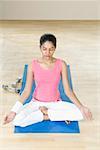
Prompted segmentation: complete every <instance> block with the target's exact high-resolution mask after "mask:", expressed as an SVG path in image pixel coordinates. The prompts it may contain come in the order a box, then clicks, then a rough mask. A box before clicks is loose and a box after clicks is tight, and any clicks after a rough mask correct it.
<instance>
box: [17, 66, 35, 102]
mask: <svg viewBox="0 0 100 150" xmlns="http://www.w3.org/2000/svg"><path fill="white" fill-rule="evenodd" d="M33 80H34V75H33V71H32V64H29V65H28V71H27V78H26V85H25V89H24V91H23V92H22V94H21V95H19V101H20V102H21V103H24V101H25V100H26V99H27V98H28V97H29V95H30V92H31V89H32V84H33Z"/></svg>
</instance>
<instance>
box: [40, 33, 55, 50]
mask: <svg viewBox="0 0 100 150" xmlns="http://www.w3.org/2000/svg"><path fill="white" fill-rule="evenodd" d="M46 41H50V42H52V44H53V45H54V46H55V48H56V37H55V36H54V35H53V34H49V33H47V34H44V35H42V36H41V37H40V47H41V45H42V44H44V43H45V42H46Z"/></svg>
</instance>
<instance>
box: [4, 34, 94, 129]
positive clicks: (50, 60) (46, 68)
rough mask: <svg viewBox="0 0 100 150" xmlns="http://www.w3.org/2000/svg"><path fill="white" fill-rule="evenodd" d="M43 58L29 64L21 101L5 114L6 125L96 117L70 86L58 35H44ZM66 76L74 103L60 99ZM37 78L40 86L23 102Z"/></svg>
mask: <svg viewBox="0 0 100 150" xmlns="http://www.w3.org/2000/svg"><path fill="white" fill-rule="evenodd" d="M40 50H41V54H42V57H41V58H39V59H33V60H32V63H30V64H29V66H28V73H27V81H26V86H25V89H24V91H23V93H22V94H21V95H20V98H19V101H17V102H16V103H15V105H14V106H13V107H12V109H11V111H10V113H9V114H8V115H7V116H6V117H5V119H4V124H7V123H9V122H11V121H13V124H14V125H16V126H21V127H25V126H28V125H31V124H33V123H37V122H40V121H43V120H51V121H63V120H69V121H79V120H83V119H87V120H90V119H92V114H91V112H90V110H89V109H88V108H87V107H86V106H84V105H83V104H82V103H81V102H80V101H79V100H78V98H77V97H76V95H75V93H74V92H73V91H72V90H71V89H70V87H69V83H68V77H67V69H66V62H65V61H64V60H62V59H59V58H54V57H53V54H54V52H55V50H56V37H55V36H54V35H52V34H44V35H42V36H41V38H40ZM60 76H61V77H62V82H63V86H64V91H65V93H66V95H67V96H68V97H69V98H70V99H71V100H72V102H73V103H69V102H65V101H63V100H62V99H61V98H60V93H59V90H58V84H59V81H60ZM33 80H34V81H35V83H36V88H35V91H34V93H33V98H32V100H31V102H29V103H27V104H25V105H23V103H24V101H25V100H26V99H27V98H28V96H29V95H30V92H31V88H32V83H33Z"/></svg>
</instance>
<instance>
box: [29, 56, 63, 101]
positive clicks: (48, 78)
mask: <svg viewBox="0 0 100 150" xmlns="http://www.w3.org/2000/svg"><path fill="white" fill-rule="evenodd" d="M32 70H33V73H34V80H35V84H36V88H35V90H34V93H33V99H36V100H38V101H42V102H56V101H60V100H61V99H60V93H59V89H58V85H59V81H60V76H61V70H62V60H61V59H58V58H57V59H56V61H55V64H54V66H53V67H52V68H48V69H45V68H43V67H42V66H41V64H39V62H38V61H37V60H34V59H33V60H32Z"/></svg>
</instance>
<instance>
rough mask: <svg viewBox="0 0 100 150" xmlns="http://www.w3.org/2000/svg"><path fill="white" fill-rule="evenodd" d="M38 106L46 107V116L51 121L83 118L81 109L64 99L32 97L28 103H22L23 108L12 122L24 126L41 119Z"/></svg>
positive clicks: (41, 114)
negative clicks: (38, 99) (50, 99)
mask: <svg viewBox="0 0 100 150" xmlns="http://www.w3.org/2000/svg"><path fill="white" fill-rule="evenodd" d="M40 106H46V107H47V108H48V116H49V119H50V120H51V121H64V120H70V121H79V120H83V115H82V113H81V111H80V110H79V109H78V107H77V106H76V105H74V104H72V103H69V102H65V101H58V102H40V101H36V100H34V99H32V100H31V101H30V102H29V103H27V104H25V105H23V109H22V110H21V111H20V112H19V113H18V114H17V115H16V117H15V118H14V120H13V124H14V125H15V126H21V127H25V126H28V125H31V124H34V123H37V122H41V121H43V113H42V112H41V111H40V109H39V107H40Z"/></svg>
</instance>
